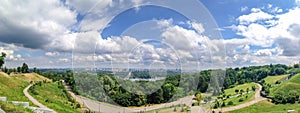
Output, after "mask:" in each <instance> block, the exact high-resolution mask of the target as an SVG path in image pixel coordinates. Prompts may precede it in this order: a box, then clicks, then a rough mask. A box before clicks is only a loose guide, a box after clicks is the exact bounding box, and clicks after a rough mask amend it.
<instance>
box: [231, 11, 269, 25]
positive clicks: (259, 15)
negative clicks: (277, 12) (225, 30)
mask: <svg viewBox="0 0 300 113" xmlns="http://www.w3.org/2000/svg"><path fill="white" fill-rule="evenodd" d="M273 17H274V16H273V15H271V14H268V13H265V12H263V11H262V10H260V9H257V8H252V9H251V13H250V14H248V15H242V16H240V17H238V18H237V20H238V21H239V22H240V24H250V23H253V22H257V21H264V20H268V19H272V18H273Z"/></svg>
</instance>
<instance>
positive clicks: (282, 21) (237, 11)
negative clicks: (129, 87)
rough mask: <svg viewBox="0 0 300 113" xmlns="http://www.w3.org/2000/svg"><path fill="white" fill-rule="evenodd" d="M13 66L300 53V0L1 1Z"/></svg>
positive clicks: (276, 58)
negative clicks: (22, 64)
mask: <svg viewBox="0 0 300 113" xmlns="http://www.w3.org/2000/svg"><path fill="white" fill-rule="evenodd" d="M0 1H1V4H0V52H5V53H7V55H8V56H7V58H6V64H5V65H6V66H8V67H16V66H20V65H21V63H23V62H26V63H28V64H29V66H30V67H40V68H71V67H72V66H73V67H108V68H111V67H124V66H127V67H135V68H157V67H159V68H162V67H163V68H182V69H188V68H193V69H198V70H201V69H206V68H222V67H239V66H248V65H262V64H270V63H284V64H291V63H294V62H298V61H299V60H300V58H299V56H300V49H298V48H299V45H300V39H299V37H300V21H299V20H300V0H276V1H275V0H274V1H266V0H243V1H239V0H200V1H198V0H190V1H186V0H164V1H162V0H46V1H45V0H22V1H19V0H0Z"/></svg>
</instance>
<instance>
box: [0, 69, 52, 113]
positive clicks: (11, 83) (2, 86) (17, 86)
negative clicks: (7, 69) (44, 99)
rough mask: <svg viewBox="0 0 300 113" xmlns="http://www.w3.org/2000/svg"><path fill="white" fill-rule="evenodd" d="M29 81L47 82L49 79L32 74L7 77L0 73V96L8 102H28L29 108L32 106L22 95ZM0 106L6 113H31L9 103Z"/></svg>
mask: <svg viewBox="0 0 300 113" xmlns="http://www.w3.org/2000/svg"><path fill="white" fill-rule="evenodd" d="M29 80H34V81H43V80H46V81H49V79H47V78H45V77H42V76H40V75H38V74H34V73H29V74H15V75H7V74H6V73H3V72H0V96H1V97H6V98H7V100H8V101H24V102H29V104H30V106H34V105H33V104H32V102H30V101H29V99H28V98H27V97H26V96H25V95H24V94H23V90H24V88H25V87H27V86H28V85H29V84H30V83H29ZM0 105H1V108H2V109H4V110H5V111H7V112H17V113H31V111H30V110H28V109H25V108H23V107H21V106H14V105H13V104H12V103H10V102H9V103H6V102H1V103H0Z"/></svg>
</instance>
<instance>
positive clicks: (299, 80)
mask: <svg viewBox="0 0 300 113" xmlns="http://www.w3.org/2000/svg"><path fill="white" fill-rule="evenodd" d="M270 91H271V93H270V95H271V96H273V95H274V94H275V93H277V92H284V93H288V92H290V91H296V92H297V93H298V94H299V95H300V74H297V75H295V76H294V77H292V78H291V79H290V80H287V81H285V82H283V83H281V84H279V85H278V86H275V87H273V88H271V89H270Z"/></svg>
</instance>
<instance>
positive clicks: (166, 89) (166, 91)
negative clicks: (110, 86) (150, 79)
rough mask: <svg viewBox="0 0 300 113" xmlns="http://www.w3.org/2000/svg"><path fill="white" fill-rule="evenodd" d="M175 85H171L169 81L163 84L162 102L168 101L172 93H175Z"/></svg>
mask: <svg viewBox="0 0 300 113" xmlns="http://www.w3.org/2000/svg"><path fill="white" fill-rule="evenodd" d="M175 92H176V90H175V86H173V85H172V84H170V83H167V84H165V85H163V97H164V102H167V101H169V100H170V99H171V98H172V97H173V95H174V94H175Z"/></svg>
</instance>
